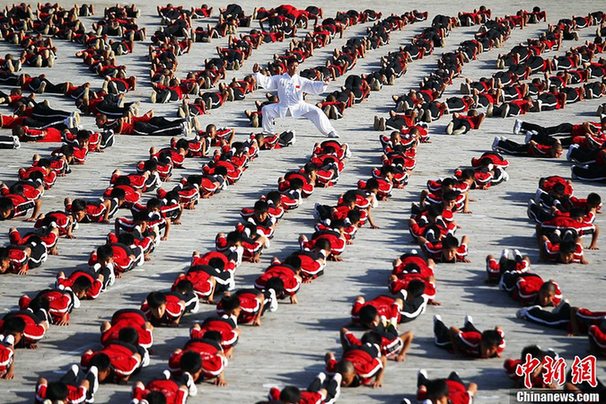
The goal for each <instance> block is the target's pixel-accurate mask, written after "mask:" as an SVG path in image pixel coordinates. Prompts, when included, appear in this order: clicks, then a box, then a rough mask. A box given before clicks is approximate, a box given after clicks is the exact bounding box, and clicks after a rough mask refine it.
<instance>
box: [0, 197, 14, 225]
mask: <svg viewBox="0 0 606 404" xmlns="http://www.w3.org/2000/svg"><path fill="white" fill-rule="evenodd" d="M14 209H15V205H14V204H13V200H12V199H10V198H0V220H6V219H9V218H10V217H11V216H12V215H13V212H14Z"/></svg>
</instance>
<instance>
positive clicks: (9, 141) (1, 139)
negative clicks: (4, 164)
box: [0, 135, 15, 149]
mask: <svg viewBox="0 0 606 404" xmlns="http://www.w3.org/2000/svg"><path fill="white" fill-rule="evenodd" d="M14 148H15V139H14V138H13V137H12V136H11V135H0V149H14Z"/></svg>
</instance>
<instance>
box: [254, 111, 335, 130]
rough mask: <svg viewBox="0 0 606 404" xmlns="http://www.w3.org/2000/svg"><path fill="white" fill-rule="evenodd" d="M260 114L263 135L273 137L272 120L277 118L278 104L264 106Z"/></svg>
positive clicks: (273, 123) (273, 127)
mask: <svg viewBox="0 0 606 404" xmlns="http://www.w3.org/2000/svg"><path fill="white" fill-rule="evenodd" d="M261 114H262V116H263V133H265V134H268V135H273V134H274V133H275V131H276V124H275V122H274V120H275V119H276V118H277V117H278V116H279V110H278V104H267V105H265V106H264V107H263V108H262V109H261ZM327 120H328V118H327Z"/></svg>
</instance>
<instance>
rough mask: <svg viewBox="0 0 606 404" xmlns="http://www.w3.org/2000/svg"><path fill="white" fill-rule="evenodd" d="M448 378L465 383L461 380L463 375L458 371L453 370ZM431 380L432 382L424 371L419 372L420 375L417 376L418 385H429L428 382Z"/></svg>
mask: <svg viewBox="0 0 606 404" xmlns="http://www.w3.org/2000/svg"><path fill="white" fill-rule="evenodd" d="M448 380H453V381H455V382H458V383H461V384H465V383H463V380H461V377H460V376H459V374H458V373H457V372H451V373H450V375H448ZM429 382H430V380H429V379H428V378H427V377H425V375H424V374H423V373H419V375H418V376H417V387H420V386H427V383H429Z"/></svg>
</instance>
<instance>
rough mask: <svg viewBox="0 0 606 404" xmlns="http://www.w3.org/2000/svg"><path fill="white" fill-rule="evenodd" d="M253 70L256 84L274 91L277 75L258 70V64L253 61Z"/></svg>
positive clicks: (276, 87)
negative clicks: (268, 74)
mask: <svg viewBox="0 0 606 404" xmlns="http://www.w3.org/2000/svg"><path fill="white" fill-rule="evenodd" d="M253 72H254V73H255V80H257V85H259V86H261V87H263V88H264V89H266V90H268V91H274V90H277V89H278V86H277V84H276V83H277V80H276V78H277V77H278V76H266V75H264V74H262V73H261V72H260V71H259V65H258V64H256V63H255V65H254V66H253Z"/></svg>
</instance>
